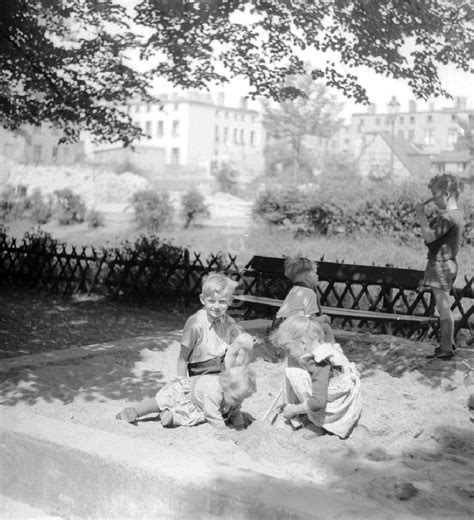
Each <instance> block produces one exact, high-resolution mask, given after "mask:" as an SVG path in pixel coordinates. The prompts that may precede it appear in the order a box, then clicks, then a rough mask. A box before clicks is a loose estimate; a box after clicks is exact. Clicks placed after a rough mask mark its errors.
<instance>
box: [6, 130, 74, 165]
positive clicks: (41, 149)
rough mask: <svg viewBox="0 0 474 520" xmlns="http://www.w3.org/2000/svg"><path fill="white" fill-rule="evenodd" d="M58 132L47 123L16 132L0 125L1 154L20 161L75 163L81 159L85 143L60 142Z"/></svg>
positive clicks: (32, 162) (39, 163)
mask: <svg viewBox="0 0 474 520" xmlns="http://www.w3.org/2000/svg"><path fill="white" fill-rule="evenodd" d="M60 138H61V132H60V131H59V130H57V129H56V128H51V127H49V126H48V125H46V124H43V125H41V126H27V127H24V128H21V129H20V130H18V131H17V132H11V131H9V130H5V129H4V128H0V154H1V155H3V157H5V158H7V159H10V160H12V161H15V162H18V163H21V164H34V165H47V164H58V165H61V164H74V163H77V162H80V161H82V160H83V159H84V143H83V142H82V141H79V142H77V143H68V144H59V139H60Z"/></svg>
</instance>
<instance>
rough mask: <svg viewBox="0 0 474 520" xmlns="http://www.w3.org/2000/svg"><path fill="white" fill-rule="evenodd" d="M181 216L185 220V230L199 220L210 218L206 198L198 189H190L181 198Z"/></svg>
mask: <svg viewBox="0 0 474 520" xmlns="http://www.w3.org/2000/svg"><path fill="white" fill-rule="evenodd" d="M181 216H182V217H183V220H184V229H187V228H188V227H189V226H190V225H191V223H195V221H196V220H197V219H199V218H209V216H210V213H209V209H208V207H207V206H206V203H205V200H204V196H203V194H202V193H201V192H199V191H198V190H196V189H190V190H189V191H187V192H186V193H184V194H183V195H182V197H181Z"/></svg>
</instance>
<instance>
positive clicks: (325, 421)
mask: <svg viewBox="0 0 474 520" xmlns="http://www.w3.org/2000/svg"><path fill="white" fill-rule="evenodd" d="M306 356H309V357H312V358H313V359H314V361H315V362H316V363H321V362H322V361H323V360H327V361H329V363H330V364H331V366H332V367H334V368H337V370H331V375H330V377H329V387H328V398H327V404H326V408H325V409H323V410H318V411H316V412H314V411H311V410H310V411H308V419H309V420H310V421H311V422H312V423H313V424H315V425H316V426H321V427H323V428H324V429H325V430H327V431H328V432H331V433H334V434H335V435H337V436H339V437H341V438H343V439H344V438H346V437H348V436H349V435H350V434H351V432H352V430H353V429H354V427H355V425H356V424H357V421H358V420H359V417H360V415H361V412H362V400H361V390H360V374H359V372H358V371H357V368H356V367H355V365H354V363H350V362H349V360H348V359H347V358H346V356H345V355H344V354H343V352H342V349H341V347H340V346H339V345H338V344H330V343H323V344H321V345H318V346H317V347H316V348H315V350H314V351H313V352H312V353H310V354H305V356H303V357H306ZM285 373H286V377H287V379H288V382H289V384H290V385H291V388H292V390H293V391H294V393H295V395H296V397H297V399H298V401H299V402H300V403H303V402H305V401H306V400H308V399H309V398H310V397H311V395H312V382H311V376H310V374H309V372H308V371H307V370H304V369H302V368H296V367H292V368H287V369H286V370H285Z"/></svg>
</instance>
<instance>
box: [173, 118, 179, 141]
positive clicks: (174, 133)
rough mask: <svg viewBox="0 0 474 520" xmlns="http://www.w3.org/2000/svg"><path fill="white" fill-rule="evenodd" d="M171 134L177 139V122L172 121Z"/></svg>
mask: <svg viewBox="0 0 474 520" xmlns="http://www.w3.org/2000/svg"><path fill="white" fill-rule="evenodd" d="M171 132H172V134H171V135H172V136H173V137H179V121H173V123H172V130H171Z"/></svg>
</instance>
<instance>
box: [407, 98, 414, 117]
mask: <svg viewBox="0 0 474 520" xmlns="http://www.w3.org/2000/svg"><path fill="white" fill-rule="evenodd" d="M408 111H409V112H410V114H414V113H415V112H416V101H415V100H414V99H410V101H409V102H408Z"/></svg>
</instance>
